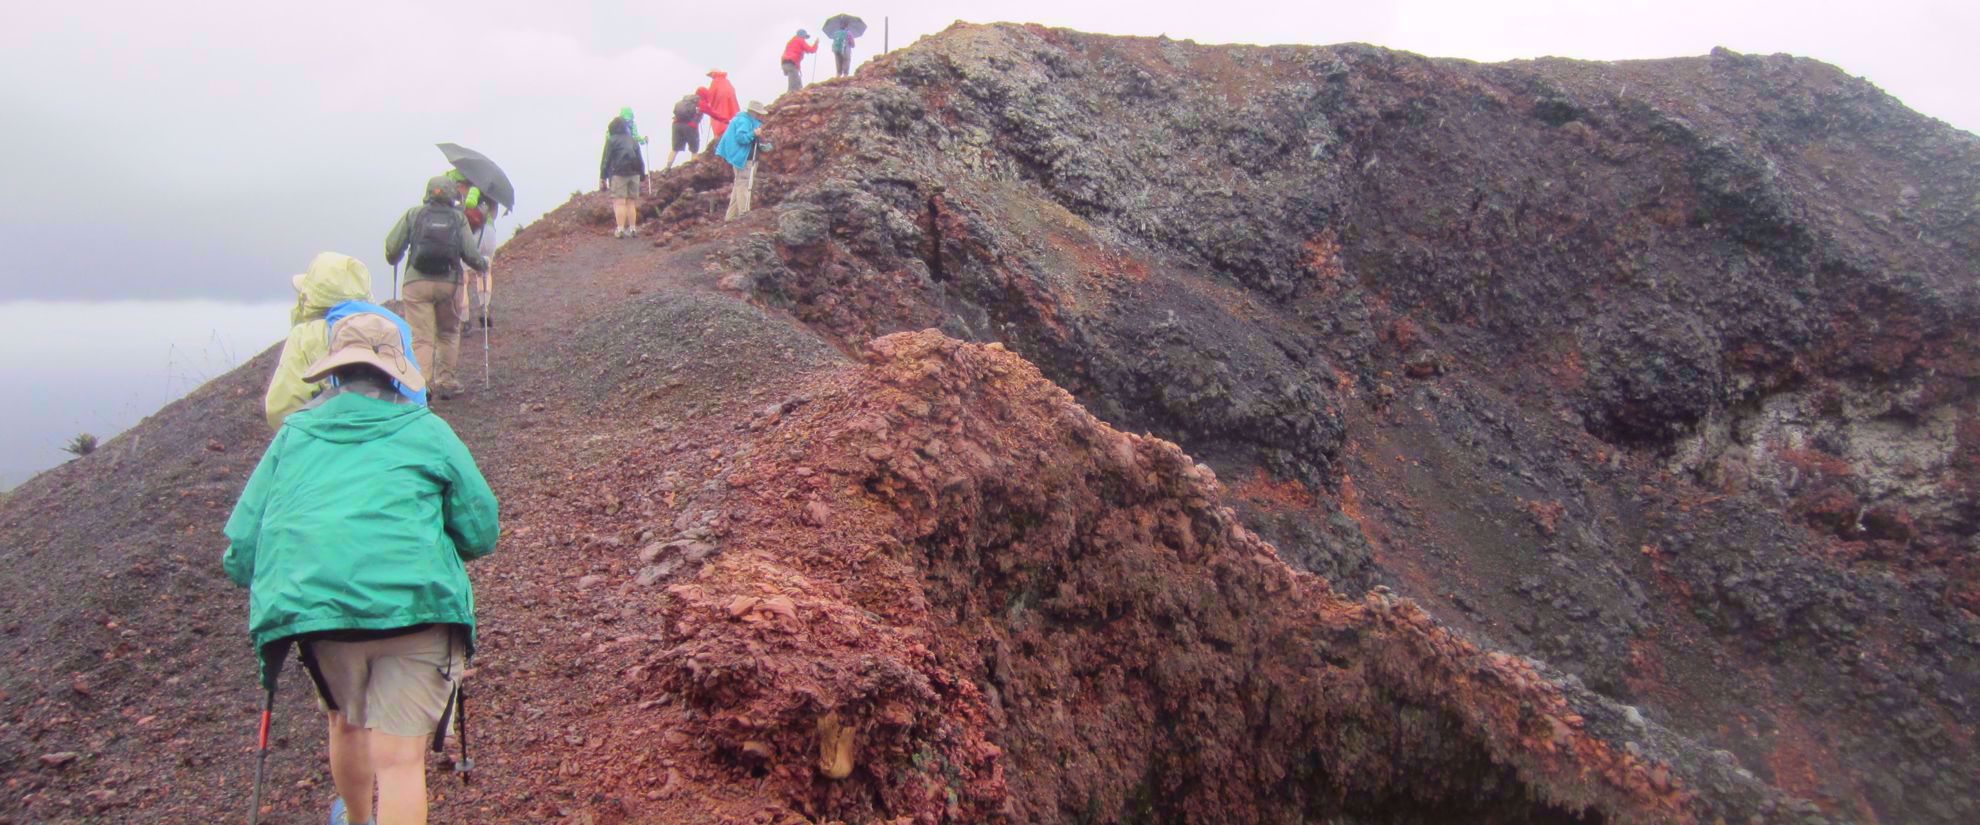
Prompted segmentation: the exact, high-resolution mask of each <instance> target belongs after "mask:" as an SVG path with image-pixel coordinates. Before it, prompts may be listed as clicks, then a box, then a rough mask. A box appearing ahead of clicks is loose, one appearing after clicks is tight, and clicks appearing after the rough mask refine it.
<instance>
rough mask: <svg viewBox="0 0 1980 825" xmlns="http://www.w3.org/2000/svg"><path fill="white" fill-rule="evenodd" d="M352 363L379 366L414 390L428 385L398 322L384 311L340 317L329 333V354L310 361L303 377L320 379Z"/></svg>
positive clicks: (417, 390) (384, 371)
mask: <svg viewBox="0 0 1980 825" xmlns="http://www.w3.org/2000/svg"><path fill="white" fill-rule="evenodd" d="M352 364H368V365H370V366H373V367H377V368H378V369H379V371H381V372H383V373H385V374H386V375H389V376H391V377H392V379H393V380H395V381H398V382H399V383H400V384H404V385H405V387H406V389H408V390H411V391H413V392H419V391H421V390H424V389H426V378H425V377H424V376H421V375H420V374H419V368H418V367H415V366H413V363H412V358H411V357H410V356H409V355H408V354H407V352H406V348H405V344H404V339H402V338H401V337H400V336H399V325H398V324H395V323H392V319H390V318H387V317H385V316H383V315H377V314H374V313H369V312H366V313H362V314H359V315H352V316H350V317H348V318H345V319H343V320H340V321H338V322H337V328H336V329H335V330H334V331H332V332H331V333H330V354H329V355H325V356H323V357H322V358H319V359H317V360H316V363H314V364H311V365H309V368H308V369H307V370H304V371H303V380H304V381H321V380H323V377H324V376H326V375H329V374H330V373H331V372H333V371H335V370H336V369H337V368H338V367H347V366H350V365H352Z"/></svg>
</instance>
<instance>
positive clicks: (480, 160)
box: [434, 143, 516, 212]
mask: <svg viewBox="0 0 1980 825" xmlns="http://www.w3.org/2000/svg"><path fill="white" fill-rule="evenodd" d="M434 145H435V146H438V147H440V154H443V155H446V156H447V162H448V163H451V164H453V165H454V168H455V169H459V170H460V172H461V175H462V176H464V177H466V178H467V179H468V183H472V184H474V185H475V187H476V188H479V189H480V190H481V194H482V195H484V196H486V197H487V198H488V199H489V200H492V201H494V202H496V203H499V204H501V205H503V206H505V207H508V209H509V211H511V212H514V211H515V210H516V187H515V184H512V183H510V182H509V176H508V174H507V173H505V172H503V171H502V167H500V166H496V165H495V161H492V160H489V159H488V156H487V155H484V154H482V153H480V152H477V151H475V150H473V149H469V148H467V147H464V146H458V145H455V144H452V143H436V144H434Z"/></svg>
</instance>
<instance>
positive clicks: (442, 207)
mask: <svg viewBox="0 0 1980 825" xmlns="http://www.w3.org/2000/svg"><path fill="white" fill-rule="evenodd" d="M460 220H461V218H460V213H459V212H457V211H455V209H454V207H452V206H449V205H447V204H439V203H433V204H427V205H426V206H423V207H421V208H420V210H419V212H418V213H417V214H415V215H413V227H412V268H413V269H417V270H419V271H421V272H424V273H426V274H428V275H444V274H447V273H450V272H453V271H454V262H455V261H458V260H460V257H461V251H460V249H459V247H458V246H457V244H458V243H459V241H458V238H459V237H460V223H459V222H460Z"/></svg>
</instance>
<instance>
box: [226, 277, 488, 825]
mask: <svg viewBox="0 0 1980 825" xmlns="http://www.w3.org/2000/svg"><path fill="white" fill-rule="evenodd" d="M379 313H384V314H378V313H371V312H365V313H359V314H356V315H351V316H349V317H346V318H344V319H343V320H341V321H339V322H338V323H337V324H336V326H335V329H334V331H333V332H332V334H331V336H330V341H329V345H328V348H329V352H328V354H326V355H325V356H324V357H322V358H320V359H318V360H317V361H316V362H315V363H312V364H310V365H309V366H308V368H307V369H306V370H305V373H304V377H305V378H306V379H307V380H325V379H327V380H328V381H329V382H330V384H331V388H330V389H329V390H326V391H325V392H324V393H323V394H322V395H320V396H318V397H317V398H316V400H314V401H311V402H310V403H309V404H308V405H306V406H304V407H303V408H302V409H301V410H299V411H297V412H296V413H295V414H294V415H291V416H289V417H288V419H287V420H286V421H285V422H283V424H282V428H281V429H280V430H279V431H277V432H276V434H275V439H274V441H272V442H270V443H269V445H268V449H267V451H266V452H264V453H263V454H262V456H261V461H260V463H259V464H257V465H256V466H255V468H254V473H253V474H252V475H251V476H249V478H248V481H247V486H246V488H245V489H243V490H242V491H241V497H240V499H239V500H238V501H236V502H235V504H234V510H233V513H232V515H231V516H230V517H229V518H228V519H227V526H226V530H225V533H226V536H227V551H226V553H225V555H224V556H223V557H222V559H221V566H222V567H223V568H224V569H225V570H226V573H227V578H229V579H231V580H233V582H234V583H235V584H237V585H240V586H243V587H246V588H248V589H249V592H250V594H251V595H250V596H249V598H248V633H249V635H250V637H251V638H252V639H253V644H254V647H255V652H256V654H257V658H258V659H260V660H261V663H262V674H263V676H262V678H263V684H264V686H265V687H266V688H267V689H268V690H269V699H270V703H271V704H272V700H273V695H274V694H273V685H274V679H273V678H271V677H272V676H274V675H277V674H279V672H280V670H281V666H282V661H283V660H284V659H286V658H287V656H288V650H289V646H290V644H292V643H294V644H299V645H300V648H301V652H302V663H303V667H304V668H305V669H306V670H307V671H308V672H309V675H310V681H311V682H313V683H314V684H315V685H316V689H317V698H318V700H319V703H320V704H321V705H322V707H323V710H324V712H325V715H326V718H327V721H328V723H329V734H330V736H329V738H330V742H329V751H330V753H329V757H330V776H331V778H332V780H333V782H334V784H335V786H336V791H337V798H336V799H335V800H333V801H332V802H331V804H330V817H329V822H330V823H331V825H349V824H350V823H378V824H379V825H423V823H425V822H426V821H427V799H426V749H427V746H428V743H429V742H430V741H432V740H433V738H434V735H435V733H436V732H437V731H440V730H442V729H443V725H444V720H445V718H446V717H447V715H448V714H449V712H450V711H451V710H454V709H455V708H457V706H458V702H459V697H460V692H459V691H460V681H459V680H460V678H461V677H462V676H464V675H465V673H466V661H467V658H468V657H469V656H471V655H472V654H473V652H474V644H475V619H474V589H473V585H472V584H471V583H470V582H469V581H468V575H467V567H466V562H468V561H471V560H474V559H477V558H481V557H483V556H486V555H488V554H489V553H491V552H493V551H494V549H495V541H496V537H497V536H498V535H499V534H500V532H501V525H500V514H499V505H498V503H497V501H496V499H495V493H494V491H493V490H491V489H489V486H488V482H487V480H486V479H485V478H484V477H483V476H482V474H481V470H480V468H479V467H477V466H476V465H475V462H474V457H473V456H472V455H470V454H469V453H468V450H467V447H466V446H465V445H463V444H462V443H461V440H460V438H459V437H458V436H456V435H455V434H454V430H453V428H451V427H449V426H447V422H446V421H443V420H441V418H440V417H439V416H437V415H434V414H433V412H432V410H431V409H429V408H427V407H424V406H420V405H418V404H414V403H410V402H409V400H408V399H407V398H406V396H405V395H404V394H403V389H405V388H410V389H414V390H418V389H422V388H423V387H424V382H423V381H422V379H421V376H420V373H419V368H418V367H417V366H416V365H415V364H413V363H412V359H411V357H410V356H409V355H408V353H407V352H406V351H405V347H404V339H403V337H402V335H401V333H400V331H399V328H398V325H397V323H396V322H397V319H396V318H393V317H389V316H390V313H386V312H385V311H384V310H382V309H381V310H379ZM265 720H266V717H264V722H263V724H264V725H265V724H266V721H265ZM374 789H375V790H376V791H377V795H378V799H377V804H376V805H375V806H374V805H373V804H372V793H373V791H374ZM318 821H319V822H321V821H322V820H318Z"/></svg>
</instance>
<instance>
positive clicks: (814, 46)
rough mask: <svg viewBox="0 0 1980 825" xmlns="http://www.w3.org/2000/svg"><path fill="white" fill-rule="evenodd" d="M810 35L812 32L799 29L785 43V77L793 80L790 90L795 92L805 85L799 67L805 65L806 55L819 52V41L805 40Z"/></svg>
mask: <svg viewBox="0 0 1980 825" xmlns="http://www.w3.org/2000/svg"><path fill="white" fill-rule="evenodd" d="M810 36H811V33H810V32H807V31H805V30H804V29H798V33H797V36H796V37H793V38H791V42H789V43H785V44H784V79H786V80H789V81H790V82H791V88H790V91H793V92H795V91H797V90H798V89H799V88H800V87H802V86H803V85H804V76H803V75H801V74H799V73H798V68H799V67H800V66H803V65H804V56H805V55H807V54H817V53H818V41H816V40H812V41H810V42H806V41H805V38H808V37H810Z"/></svg>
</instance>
